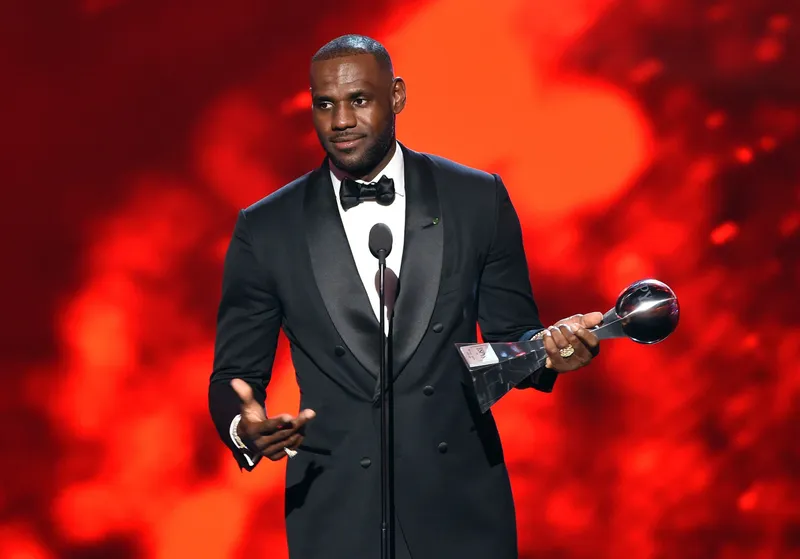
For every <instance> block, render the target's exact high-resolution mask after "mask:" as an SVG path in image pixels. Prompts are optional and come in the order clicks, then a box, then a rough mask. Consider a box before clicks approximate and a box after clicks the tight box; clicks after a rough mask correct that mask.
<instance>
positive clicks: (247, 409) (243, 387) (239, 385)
mask: <svg viewBox="0 0 800 559" xmlns="http://www.w3.org/2000/svg"><path fill="white" fill-rule="evenodd" d="M231 387H232V388H233V390H234V392H236V394H237V395H238V396H239V399H240V400H241V401H242V412H243V414H247V415H250V416H252V417H253V418H259V419H261V418H262V417H266V412H265V411H264V408H263V407H261V404H259V403H258V402H257V401H256V399H255V397H254V396H253V388H252V387H251V386H250V385H249V384H247V383H246V382H245V381H243V380H242V379H238V378H235V379H233V380H232V381H231Z"/></svg>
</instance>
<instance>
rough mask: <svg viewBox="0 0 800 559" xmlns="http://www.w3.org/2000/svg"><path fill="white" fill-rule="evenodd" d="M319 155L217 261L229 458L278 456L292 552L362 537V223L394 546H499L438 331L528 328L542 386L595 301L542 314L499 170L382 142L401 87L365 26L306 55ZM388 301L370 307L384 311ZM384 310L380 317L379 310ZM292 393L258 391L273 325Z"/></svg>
mask: <svg viewBox="0 0 800 559" xmlns="http://www.w3.org/2000/svg"><path fill="white" fill-rule="evenodd" d="M310 79H311V93H312V103H313V107H312V114H313V121H314V126H315V128H316V131H317V134H318V136H319V140H320V143H321V144H322V147H323V148H324V150H325V152H326V153H327V157H326V159H325V161H324V163H323V164H322V166H321V167H320V168H318V169H316V170H314V171H312V172H310V173H308V174H306V175H304V176H302V177H300V178H298V179H297V180H295V181H293V182H291V183H289V184H288V185H286V186H284V187H283V188H281V189H279V190H278V191H276V192H275V193H273V194H271V195H270V196H267V197H266V198H264V199H263V200H260V201H258V202H256V203H255V204H253V205H252V206H250V207H249V208H247V209H245V210H242V211H241V212H240V213H239V215H238V219H237V222H236V225H235V228H234V232H233V236H232V239H231V241H230V246H229V248H228V252H227V256H226V259H225V266H224V275H223V286H222V297H221V302H220V306H219V315H218V325H217V338H216V347H215V359H214V371H213V374H212V376H211V383H210V388H209V407H210V411H211V415H212V418H213V420H214V423H215V425H216V427H217V429H218V431H219V434H220V436H221V437H222V439H223V441H225V443H226V444H227V445H228V446H229V447H230V449H231V450H232V452H233V455H234V457H235V458H236V460H237V461H238V463H239V465H240V466H241V467H242V468H244V469H246V470H251V469H252V468H254V467H255V466H256V464H257V463H258V462H259V461H260V460H262V459H263V458H264V457H266V458H268V459H270V460H273V461H276V460H280V459H283V458H286V457H287V456H292V457H291V458H290V459H289V461H288V464H287V470H286V510H285V514H286V529H287V536H288V543H289V550H290V556H291V557H292V558H293V559H317V558H320V559H321V558H324V559H337V558H342V559H356V558H358V559H362V558H369V559H374V558H376V557H379V555H380V534H379V520H380V516H381V515H380V462H379V459H380V453H379V449H380V429H379V425H380V413H379V396H378V394H377V391H376V383H377V381H378V373H379V351H380V349H379V347H378V346H379V344H378V343H377V341H378V340H379V319H378V317H379V315H378V313H379V312H383V311H382V310H379V308H378V306H379V305H378V294H377V291H376V289H375V274H376V271H377V267H378V266H377V260H376V259H375V258H374V257H373V256H372V255H371V253H370V251H369V248H368V235H369V231H370V229H371V228H372V226H373V225H374V224H375V223H384V224H386V225H387V226H388V227H389V228H390V230H391V232H392V236H393V239H394V246H393V248H392V250H391V253H390V254H389V256H388V258H387V267H388V268H389V269H391V270H392V271H393V272H394V273H395V274H396V275H397V276H398V277H399V285H398V295H397V300H396V304H395V307H394V314H393V318H392V321H393V322H392V329H391V335H392V336H393V344H394V355H393V363H392V370H393V379H392V381H393V393H394V428H395V431H394V443H395V447H394V458H395V507H396V520H397V522H396V544H397V545H396V552H397V556H398V557H399V558H409V557H411V558H413V559H442V558H450V557H458V558H460V559H470V558H475V559H485V558H487V557H491V558H493V559H511V558H514V557H516V556H517V540H516V526H515V513H514V504H513V500H512V495H511V487H510V484H509V477H508V473H507V470H506V467H505V463H504V460H503V451H502V447H501V443H500V438H499V436H498V431H497V428H496V425H495V422H494V419H493V417H492V414H491V412H487V413H485V414H482V413H480V410H479V409H478V406H477V403H476V399H475V395H474V393H473V392H472V391H471V382H470V380H469V378H468V376H467V373H466V370H465V367H464V365H463V363H462V361H461V359H460V357H459V355H458V353H457V351H456V349H455V347H454V344H455V343H457V342H475V341H476V324H477V325H479V326H480V329H481V332H482V335H483V338H484V340H485V341H489V342H494V341H518V340H521V339H529V338H531V337H532V336H538V337H541V338H544V340H545V342H544V343H545V347H546V349H547V352H548V361H547V364H546V365H545V366H544V367H543V368H542V369H541V370H539V371H536V372H535V373H534V374H533V375H531V377H529V378H528V379H527V381H526V382H525V386H524V387H527V388H533V389H537V390H539V391H542V392H549V391H551V390H552V387H553V383H554V382H555V380H556V377H557V375H558V374H559V373H562V372H565V371H571V370H575V369H578V368H580V367H583V366H585V365H586V364H587V363H589V362H590V361H591V359H592V357H593V355H595V354H596V352H597V350H598V348H599V345H598V340H597V338H596V337H595V336H594V335H593V334H592V333H591V332H589V331H588V328H591V327H592V326H595V325H597V324H598V323H599V322H600V321H601V320H602V315H601V313H590V314H587V315H575V316H572V317H570V318H568V319H564V320H562V321H559V322H558V323H556V325H554V326H552V327H550V328H548V329H545V328H543V326H542V324H541V322H540V321H539V316H538V312H537V307H536V304H535V303H534V299H533V296H532V293H531V286H530V281H529V277H528V266H527V262H526V259H525V254H524V250H523V245H522V235H521V230H520V224H519V220H518V218H517V215H516V212H515V210H514V207H513V206H512V203H511V200H510V199H509V195H508V192H507V191H506V188H505V186H504V185H503V182H502V180H501V179H500V177H499V176H497V175H492V174H489V173H485V172H482V171H478V170H475V169H471V168H468V167H465V166H462V165H459V164H457V163H454V162H451V161H448V160H446V159H443V158H441V157H437V156H433V155H428V154H422V153H417V152H415V151H412V150H411V149H409V148H407V147H406V146H404V145H401V144H399V143H398V141H397V139H396V138H395V117H396V115H397V114H399V113H400V112H401V111H402V110H403V107H404V105H405V101H406V85H405V83H404V81H403V80H402V79H401V78H400V77H396V76H395V75H394V71H393V68H392V62H391V59H390V57H389V55H388V53H387V52H386V50H385V49H384V47H383V46H381V45H380V44H379V43H377V42H376V41H374V40H372V39H370V38H368V37H364V36H358V35H347V36H344V37H340V38H338V39H335V40H333V41H331V42H330V43H328V44H327V45H325V46H324V47H323V48H321V49H320V50H319V51H318V52H317V54H316V55H315V56H314V58H313V59H312V63H311V72H310ZM387 318H388V317H387ZM387 324H388V323H387ZM280 328H283V330H284V332H285V333H286V336H287V338H288V340H289V342H290V345H291V355H292V360H293V363H294V367H295V371H296V377H297V382H298V385H299V388H300V394H301V410H302V411H300V412H299V413H298V414H297V415H296V416H292V415H289V414H283V415H278V416H270V415H269V413H268V410H265V408H264V401H265V394H266V388H267V385H268V383H269V380H270V374H271V368H272V363H273V359H274V356H275V350H276V343H277V337H278V332H279V329H280Z"/></svg>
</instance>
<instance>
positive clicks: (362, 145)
mask: <svg viewBox="0 0 800 559" xmlns="http://www.w3.org/2000/svg"><path fill="white" fill-rule="evenodd" d="M311 97H312V106H313V109H312V111H313V117H314V128H316V130H317V136H318V137H319V141H320V143H321V144H322V147H323V149H325V151H326V152H327V154H328V157H330V159H331V162H332V163H333V164H334V165H336V166H337V167H338V168H339V169H341V170H343V171H345V172H347V173H348V174H350V175H352V176H354V177H365V176H368V175H369V174H370V173H371V172H372V171H373V170H374V169H375V168H376V167H377V166H378V165H379V164H381V163H382V162H384V159H385V158H386V156H387V154H388V153H389V150H390V149H391V147H392V145H393V141H394V120H395V115H396V114H397V113H399V112H400V111H402V110H403V106H404V105H405V85H404V84H403V81H402V80H401V79H399V78H398V79H396V80H394V79H393V78H392V75H391V73H390V72H389V71H388V70H384V69H381V67H380V65H379V64H378V61H377V60H376V59H375V57H373V56H372V55H371V54H359V55H353V56H343V57H341V58H333V59H331V60H320V61H317V62H313V63H312V64H311Z"/></svg>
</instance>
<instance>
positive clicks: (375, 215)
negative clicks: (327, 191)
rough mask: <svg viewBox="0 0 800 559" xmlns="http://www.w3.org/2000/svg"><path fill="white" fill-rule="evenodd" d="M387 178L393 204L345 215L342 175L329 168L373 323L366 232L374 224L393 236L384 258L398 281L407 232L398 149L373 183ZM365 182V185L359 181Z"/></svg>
mask: <svg viewBox="0 0 800 559" xmlns="http://www.w3.org/2000/svg"><path fill="white" fill-rule="evenodd" d="M382 176H386V177H387V178H390V179H392V180H393V181H394V192H395V197H394V202H392V203H391V204H390V205H388V206H381V205H380V204H378V203H377V202H362V203H360V204H359V205H358V206H356V207H355V208H350V209H349V210H347V211H344V208H342V204H341V202H340V201H339V185H341V183H342V180H341V177H342V173H341V172H340V171H338V170H337V169H334V168H333V167H331V182H332V183H333V191H334V193H335V195H336V201H337V204H336V207H337V208H339V216H340V217H341V218H342V225H344V232H345V234H346V235H347V241H348V243H350V252H351V253H352V254H353V259H354V260H355V263H356V268H357V269H358V275H359V276H361V282H362V283H363V284H364V290H365V291H366V292H367V295H368V296H369V302H370V304H371V305H372V311H373V312H374V313H375V319H376V320H379V318H378V317H379V315H378V305H379V297H378V291H377V290H376V289H375V274H376V273H377V272H378V259H377V258H375V257H374V256H372V253H371V252H370V251H369V232H370V230H371V229H372V227H373V225H375V224H376V223H384V224H386V225H387V226H388V227H389V230H390V231H391V232H392V251H391V252H390V253H389V256H387V257H386V267H387V268H389V269H390V270H392V271H393V272H394V273H395V275H397V277H398V278H399V277H400V262H401V261H402V259H403V242H404V240H405V228H406V180H405V166H404V165H403V151H402V150H401V149H400V146H399V145H397V146H396V148H395V152H394V156H393V157H392V158H391V159H390V160H389V162H388V163H387V164H386V167H384V168H383V170H382V171H381V172H379V173H378V174H377V175H376V177H375V180H376V181H377V180H378V179H380V178H381V177H382ZM358 182H365V181H358ZM384 325H385V332H386V333H387V335H388V333H389V317H388V316H385V322H384Z"/></svg>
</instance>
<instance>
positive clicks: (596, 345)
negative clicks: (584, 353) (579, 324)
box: [575, 328, 600, 357]
mask: <svg viewBox="0 0 800 559" xmlns="http://www.w3.org/2000/svg"><path fill="white" fill-rule="evenodd" d="M575 336H576V337H578V338H579V339H580V340H581V341H582V342H583V344H584V345H585V346H586V347H587V348H588V349H589V353H591V354H592V356H593V357H597V354H598V353H600V340H599V339H598V337H597V336H596V335H595V334H594V333H593V332H590V331H589V330H586V329H585V328H578V329H577V330H576V331H575Z"/></svg>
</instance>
